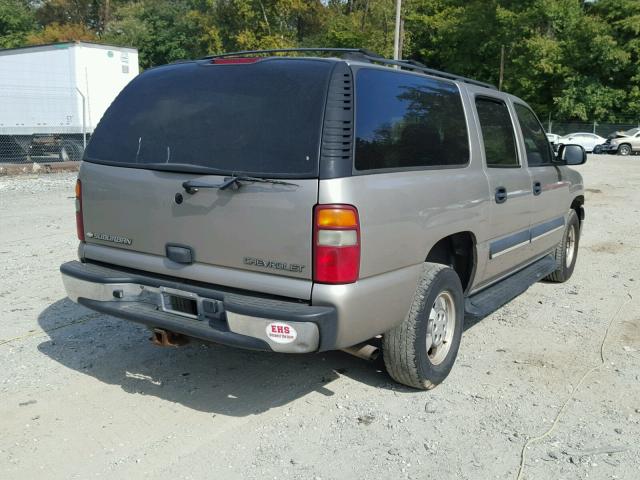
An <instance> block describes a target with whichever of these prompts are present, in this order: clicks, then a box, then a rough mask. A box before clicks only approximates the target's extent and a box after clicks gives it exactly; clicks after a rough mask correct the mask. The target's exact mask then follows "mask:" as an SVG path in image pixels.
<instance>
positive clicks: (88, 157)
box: [61, 49, 586, 389]
mask: <svg viewBox="0 0 640 480" xmlns="http://www.w3.org/2000/svg"><path fill="white" fill-rule="evenodd" d="M324 50H329V51H331V52H336V55H344V56H342V57H335V58H325V57H300V56H296V57H283V56H264V55H265V54H267V55H268V54H269V53H271V52H272V51H267V52H242V54H226V55H220V56H215V57H207V58H205V59H202V60H197V61H191V62H183V63H177V64H172V65H167V66H163V67H158V68H153V69H150V70H147V71H145V72H144V73H143V74H141V75H140V76H139V77H137V78H136V79H135V80H133V81H132V82H131V83H130V84H129V85H128V86H127V87H126V88H125V89H124V90H123V92H122V93H121V94H120V95H119V96H118V98H117V99H116V100H115V101H114V102H113V104H112V105H111V107H110V108H109V110H108V111H107V113H106V114H105V115H104V117H103V118H102V120H101V121H100V124H99V126H98V127H97V129H96V130H95V133H94V134H93V135H92V137H91V141H90V143H89V145H88V147H87V150H86V153H85V157H84V161H83V163H82V166H81V169H80V173H79V177H78V183H77V190H76V197H77V214H76V220H77V231H78V237H79V240H80V246H79V250H78V252H79V257H80V258H79V261H72V262H68V263H65V264H64V265H62V267H61V271H62V277H63V280H64V284H65V287H66V290H67V293H68V295H69V297H70V298H71V299H72V300H73V301H75V302H78V303H79V304H81V305H84V306H86V307H88V308H91V309H94V310H96V311H98V312H103V313H105V314H109V315H112V316H115V317H119V318H122V319H125V320H129V321H133V322H139V323H142V324H145V325H147V326H148V327H149V328H150V329H151V330H152V331H153V338H154V339H155V341H156V342H157V343H159V344H162V345H177V344H180V343H182V342H183V341H185V340H186V338H187V337H196V338H199V339H204V340H207V341H212V342H217V343H221V344H226V345H231V346H236V347H242V348H248V349H253V350H266V351H276V352H286V353H306V352H319V351H320V352H321V351H327V350H335V349H349V350H350V351H351V352H356V353H357V352H363V351H364V350H367V351H369V352H372V351H374V350H375V349H373V350H372V349H371V348H369V349H367V347H371V345H370V344H368V343H367V342H368V341H369V340H370V339H372V338H374V337H377V336H379V335H381V336H382V342H381V347H382V353H383V357H384V362H385V364H386V367H387V370H388V372H389V374H390V375H391V376H392V377H393V378H394V379H395V380H397V381H398V382H401V383H403V384H406V385H409V386H412V387H416V388H422V389H428V388H431V387H433V386H435V385H437V384H438V383H440V382H442V381H443V380H444V379H445V377H446V376H447V375H448V373H449V371H450V370H451V368H452V366H453V364H454V360H455V358H456V355H457V352H458V347H459V345H460V339H461V336H462V330H463V319H464V317H465V315H466V316H468V317H474V318H482V317H484V316H486V315H488V314H490V313H491V312H493V311H494V310H496V309H497V308H499V307H500V306H501V305H503V304H505V303H506V302H508V301H510V300H511V299H512V298H514V297H516V296H517V295H519V294H521V293H522V292H524V291H525V290H526V289H527V288H528V287H529V286H530V285H531V284H533V283H534V282H536V281H538V280H541V279H544V278H546V279H548V280H550V281H553V282H563V281H565V280H567V279H568V278H569V277H571V275H572V273H573V269H574V266H575V264H576V258H577V252H578V244H579V240H580V227H581V224H582V221H583V220H584V209H583V204H584V188H583V182H582V178H581V176H580V174H578V173H577V172H576V171H574V170H572V169H570V168H569V167H568V166H567V165H578V164H581V163H584V161H585V159H586V156H585V153H584V150H583V148H582V147H580V146H566V147H562V148H561V149H560V152H559V154H558V156H556V155H554V153H553V152H552V150H551V148H550V145H549V142H548V141H547V138H546V137H545V133H544V130H543V128H542V127H541V125H540V123H539V121H538V119H537V118H536V116H535V115H534V113H533V111H532V110H531V109H530V108H529V107H528V106H527V104H526V103H525V102H523V101H522V100H520V99H519V98H516V97H514V96H512V95H509V94H506V93H503V92H499V91H498V90H497V89H495V88H493V87H492V86H490V85H487V84H484V83H482V82H478V81H474V80H471V79H467V78H463V77H459V76H456V75H451V74H448V73H444V72H438V71H434V70H431V69H427V68H426V67H422V66H420V65H419V64H416V63H407V62H394V61H391V60H386V59H384V58H381V57H378V56H375V55H372V54H370V53H368V52H367V51H364V50H356V49H354V50H346V49H324ZM345 54H346V55H345ZM391 65H394V66H399V67H401V68H399V69H396V68H389V67H390V66H391Z"/></svg>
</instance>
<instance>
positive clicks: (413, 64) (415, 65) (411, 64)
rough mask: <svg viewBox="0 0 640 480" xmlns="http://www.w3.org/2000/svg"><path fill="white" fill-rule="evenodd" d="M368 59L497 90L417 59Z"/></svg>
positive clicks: (484, 83) (488, 84)
mask: <svg viewBox="0 0 640 480" xmlns="http://www.w3.org/2000/svg"><path fill="white" fill-rule="evenodd" d="M365 56H366V55H365ZM368 60H370V61H372V62H376V63H382V64H384V65H395V66H398V67H401V68H406V69H409V70H414V71H417V72H422V73H426V74H427V75H433V76H435V77H441V78H448V79H449V80H457V81H459V82H465V83H469V84H472V85H478V86H480V87H484V88H491V89H493V90H497V88H496V86H495V85H492V84H490V83H486V82H481V81H480V80H474V79H473V78H469V77H463V76H462V75H456V74H454V73H448V72H443V71H441V70H435V69H433V68H429V67H427V66H426V65H425V64H424V63H421V62H418V61H416V60H390V59H388V58H383V57H376V58H370V59H368Z"/></svg>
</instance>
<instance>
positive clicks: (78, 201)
mask: <svg viewBox="0 0 640 480" xmlns="http://www.w3.org/2000/svg"><path fill="white" fill-rule="evenodd" d="M76 232H77V234H78V240H80V241H81V242H84V221H83V220H82V183H81V182H80V180H77V181H76Z"/></svg>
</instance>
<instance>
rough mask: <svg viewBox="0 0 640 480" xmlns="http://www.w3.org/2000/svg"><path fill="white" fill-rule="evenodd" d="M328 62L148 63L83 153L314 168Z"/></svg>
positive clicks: (101, 157) (298, 171)
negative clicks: (151, 66)
mask: <svg viewBox="0 0 640 480" xmlns="http://www.w3.org/2000/svg"><path fill="white" fill-rule="evenodd" d="M332 67H333V64H332V63H330V62H325V61H317V60H280V59H276V60H264V61H259V62H256V63H253V64H237V65H205V64H200V63H186V64H177V65H171V66H167V67H161V68H158V69H153V70H149V71H147V72H145V73H143V74H142V75H140V76H139V77H138V78H136V79H135V80H134V81H133V82H131V83H130V84H129V85H128V86H127V87H126V88H125V89H124V90H123V91H122V93H121V94H120V95H119V96H118V98H117V99H116V100H115V101H114V103H113V104H112V105H111V107H110V108H109V109H108V110H107V112H106V113H105V115H104V117H103V118H102V120H101V121H100V124H99V125H98V127H97V128H96V130H95V133H94V134H93V136H92V138H91V141H90V143H89V146H88V147H87V151H86V157H85V159H86V160H88V161H96V162H102V163H110V164H118V165H123V166H133V167H142V168H154V165H157V166H158V168H160V166H162V167H163V169H166V166H167V165H164V164H169V165H171V164H173V165H175V169H176V170H180V168H182V166H183V165H186V166H189V167H193V166H195V167H206V168H208V169H213V170H214V171H219V173H228V174H230V173H244V174H253V175H261V176H267V175H271V176H279V175H284V176H290V177H291V176H301V177H305V176H306V177H310V176H315V175H317V171H318V154H319V153H318V152H319V144H320V133H321V128H322V117H323V112H324V104H325V97H326V90H327V85H328V81H329V75H330V73H331V69H332ZM161 164H162V165H161Z"/></svg>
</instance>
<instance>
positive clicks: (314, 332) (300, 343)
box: [60, 261, 337, 353]
mask: <svg viewBox="0 0 640 480" xmlns="http://www.w3.org/2000/svg"><path fill="white" fill-rule="evenodd" d="M60 272H61V274H62V279H63V282H64V286H65V289H66V291H67V295H68V296H69V298H70V299H71V300H73V301H74V302H76V303H79V304H80V305H84V306H86V307H88V308H91V309H92V310H96V311H98V312H101V313H105V314H108V315H113V316H115V317H118V318H122V319H125V320H129V321H133V322H137V323H142V324H144V325H147V326H149V327H150V328H162V329H166V330H171V331H173V332H176V333H181V334H184V335H188V336H191V337H195V338H200V339H203V340H208V341H212V342H216V343H221V344H225V345H229V346H233V347H240V348H248V349H252V350H267V351H276V352H286V353H307V352H315V351H326V350H332V349H334V348H335V343H336V332H337V313H336V309H335V308H334V307H331V306H311V305H309V304H307V303H302V302H296V301H289V300H282V299H274V298H268V297H266V296H261V295H258V294H252V293H248V292H245V291H240V290H234V289H228V288H224V287H215V286H210V285H204V284H200V283H197V284H196V283H187V282H185V281H184V280H180V279H175V278H172V277H165V276H162V275H154V274H148V273H146V272H138V271H134V270H129V269H125V268H122V267H114V266H105V265H102V264H96V263H81V262H77V261H73V262H68V263H65V264H63V265H62V266H61V267H60ZM173 294H178V295H179V296H182V297H184V298H188V299H190V300H192V301H193V302H195V304H197V306H198V308H197V312H198V313H197V315H191V316H190V317H189V316H187V315H185V314H184V313H183V314H179V313H174V312H172V311H170V309H168V308H167V307H166V301H163V299H164V298H166V295H173ZM168 310H169V311H168ZM278 327H283V328H284V327H289V330H288V331H287V332H289V334H287V335H282V331H279V330H278Z"/></svg>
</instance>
